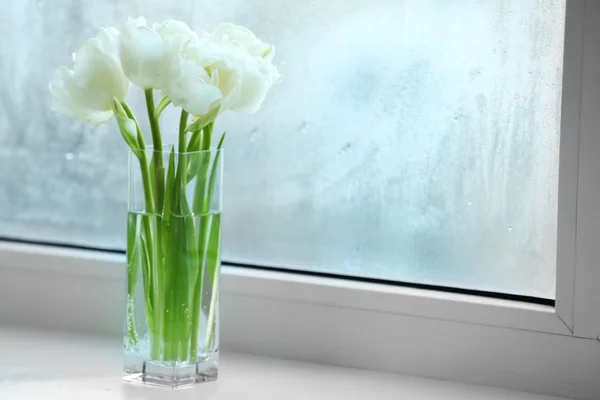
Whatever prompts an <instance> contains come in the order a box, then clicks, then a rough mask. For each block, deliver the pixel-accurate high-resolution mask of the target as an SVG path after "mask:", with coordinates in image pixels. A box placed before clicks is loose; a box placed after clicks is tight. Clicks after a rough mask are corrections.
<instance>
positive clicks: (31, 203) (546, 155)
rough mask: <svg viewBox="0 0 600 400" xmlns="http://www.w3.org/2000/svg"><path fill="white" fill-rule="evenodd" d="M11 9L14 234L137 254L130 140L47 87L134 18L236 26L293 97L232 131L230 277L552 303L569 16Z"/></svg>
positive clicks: (526, 2) (7, 117) (277, 96)
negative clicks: (75, 57)
mask: <svg viewBox="0 0 600 400" xmlns="http://www.w3.org/2000/svg"><path fill="white" fill-rule="evenodd" d="M2 8H3V11H2V14H0V33H1V34H2V35H3V36H4V37H12V38H14V41H11V42H6V43H4V45H3V46H1V47H0V59H1V64H0V83H1V84H2V88H3V90H2V92H1V93H0V149H2V150H0V235H3V236H10V237H21V238H28V239H37V240H45V241H51V242H52V241H55V242H68V243H76V244H83V245H90V246H97V247H108V248H123V247H124V232H125V226H124V225H125V209H126V207H125V199H126V195H125V190H126V171H127V168H126V167H125V162H126V157H125V154H126V152H125V145H124V143H123V141H122V138H121V137H120V135H119V134H118V132H117V130H116V128H115V126H114V124H110V125H108V126H103V127H101V128H100V129H98V130H93V129H92V128H90V127H87V126H83V125H81V124H79V123H77V122H74V121H71V120H68V119H65V118H60V117H57V116H55V115H53V114H52V113H51V112H50V111H49V110H48V107H47V99H48V98H47V90H46V85H47V82H48V81H49V79H50V78H51V77H52V74H53V71H54V69H55V68H56V67H57V66H58V65H60V64H63V63H65V62H67V60H68V59H69V55H70V52H71V51H74V50H75V49H76V48H77V47H78V46H79V45H80V44H81V43H82V42H83V40H85V39H86V38H87V37H89V36H91V35H93V34H94V32H95V29H96V28H97V27H99V26H103V25H107V24H112V25H122V24H123V23H124V20H125V18H126V17H127V16H137V15H140V14H144V15H146V16H147V17H148V19H150V20H156V19H164V18H169V17H173V18H178V19H183V20H185V21H187V22H188V23H190V24H191V25H192V26H193V27H195V28H199V29H212V28H213V27H214V25H215V24H216V23H217V22H220V21H224V20H231V21H235V22H237V23H241V24H244V25H247V26H249V27H250V28H252V29H253V30H255V31H256V32H257V33H259V35H260V36H261V37H262V38H263V39H265V40H267V41H271V42H273V43H275V44H276V46H277V56H276V60H279V62H280V70H281V73H282V75H283V80H282V82H281V83H280V84H279V85H278V86H276V87H275V88H274V90H273V91H272V93H271V94H270V96H269V98H268V99H267V101H266V102H265V104H264V107H263V109H262V110H261V111H260V113H259V114H257V115H251V116H239V115H229V116H227V117H225V118H223V119H222V120H221V121H220V123H219V125H220V127H221V128H225V127H227V130H228V132H229V136H228V139H227V144H226V152H227V156H226V169H225V191H224V193H225V206H224V214H223V215H224V218H225V220H224V224H225V226H224V246H225V249H224V250H225V251H224V257H225V259H226V260H230V261H236V262H243V263H249V264H257V265H268V266H279V267H289V268H293V269H303V270H313V271H325V272H330V273H339V274H344V275H356V276H366V277H374V278H383V279H390V280H400V281H408V282H417V283H430V284H436V285H444V286H455V287H461V288H473V289H479V290H489V291H497V292H506V293H514V294H523V295H531V296H538V297H544V298H554V292H555V261H556V229H557V228H556V215H557V189H558V156H559V154H558V143H559V125H560V106H561V98H560V93H561V82H562V56H563V35H564V19H565V0H315V1H310V2H301V1H295V0H274V1H264V0H262V1H261V0H252V1H248V0H244V1H242V0H219V1H214V0H205V1H197V0H189V1H187V0H186V1H181V0H179V1H177V2H174V1H164V0H152V1H141V0H136V1H127V2H123V1H118V0H108V1H107V0H102V1H101V0H97V1H83V2H72V1H66V0H60V1H59V0H54V1H52V2H50V1H45V2H44V1H30V0H26V1H20V2H8V1H4V2H3V4H2ZM135 95H137V96H138V98H139V95H140V94H139V93H135ZM137 106H138V108H139V109H140V113H141V107H140V106H141V104H137ZM175 119H176V116H174V115H169V116H167V120H168V121H169V122H166V125H165V126H167V127H171V128H174V127H175Z"/></svg>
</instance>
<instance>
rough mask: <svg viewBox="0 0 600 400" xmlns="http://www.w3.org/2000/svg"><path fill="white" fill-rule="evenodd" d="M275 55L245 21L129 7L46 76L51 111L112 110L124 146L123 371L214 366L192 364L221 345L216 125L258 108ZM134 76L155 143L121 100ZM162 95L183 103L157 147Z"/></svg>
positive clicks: (101, 113)
mask: <svg viewBox="0 0 600 400" xmlns="http://www.w3.org/2000/svg"><path fill="white" fill-rule="evenodd" d="M273 56H274V48H273V46H271V45H269V44H265V43H263V42H262V41H261V40H259V39H258V38H257V37H256V36H255V35H254V34H253V33H252V32H251V31H250V30H248V29H246V28H244V27H240V26H236V25H232V24H223V25H220V26H218V27H217V28H216V29H215V30H214V32H212V33H206V32H201V33H195V32H193V31H192V30H191V29H190V28H189V27H188V26H187V25H186V24H185V23H183V22H180V21H165V22H162V23H156V24H153V25H149V24H147V22H146V20H145V19H144V18H137V19H130V20H129V21H128V22H127V24H126V25H125V27H124V28H123V29H122V30H121V31H120V32H119V31H118V30H117V29H115V28H104V29H101V30H100V32H99V33H98V35H97V36H96V37H94V38H91V39H89V40H88V41H87V42H86V43H85V44H84V46H83V47H82V48H81V49H80V50H79V51H77V53H75V54H74V55H73V61H72V64H71V66H70V67H64V66H63V67H60V68H59V69H58V71H57V73H56V77H55V79H54V80H52V82H50V85H49V89H50V93H51V97H52V103H51V107H52V109H53V110H55V111H57V112H59V113H62V114H65V115H67V116H71V117H75V118H78V119H80V120H82V121H86V122H89V123H91V124H93V125H99V124H101V123H103V122H106V121H108V120H109V119H111V118H112V117H113V116H115V119H116V121H117V125H118V127H119V130H120V132H121V134H122V136H123V138H124V140H125V142H126V143H127V145H128V146H129V148H130V179H129V182H130V183H129V186H130V199H129V209H130V213H129V217H128V224H127V233H128V234H127V272H128V306H127V312H126V316H127V317H126V321H127V323H126V330H125V352H126V355H127V352H130V353H133V354H135V355H136V357H137V358H135V361H134V362H132V363H131V364H130V365H126V374H129V373H131V374H133V373H137V375H136V376H138V378H139V380H143V381H147V380H148V378H149V375H148V374H150V373H151V371H152V370H154V371H155V372H156V374H155V375H156V376H160V377H161V379H163V380H168V381H169V382H170V383H168V384H169V385H171V386H172V385H174V383H173V382H179V383H182V382H183V383H185V382H187V381H186V379H187V378H185V377H184V375H185V373H183V375H182V374H178V373H177V372H172V371H174V370H176V369H177V368H180V367H181V368H184V369H185V368H186V366H189V365H193V366H194V367H195V372H194V373H192V375H190V376H191V377H190V376H188V375H186V376H187V377H188V378H189V379H188V381H190V380H191V381H194V382H195V381H198V380H205V379H211V378H215V377H216V370H215V371H213V372H210V373H209V372H206V371H205V373H204V375H202V374H201V373H200V372H202V371H201V369H202V365H200V364H202V362H203V361H204V360H206V359H208V358H210V357H211V356H212V355H213V353H216V351H217V348H218V347H217V344H216V340H215V336H216V335H215V333H216V330H217V329H218V327H217V324H218V315H217V309H218V276H219V268H220V234H221V225H220V211H221V210H220V181H221V172H222V168H221V165H222V160H223V157H222V149H221V146H222V144H223V140H224V137H225V133H223V134H221V135H220V137H219V138H218V140H216V139H217V138H213V126H214V122H215V119H216V118H217V117H218V116H219V115H220V114H222V113H223V112H225V111H227V110H233V111H239V112H245V113H254V112H256V111H257V110H258V109H259V108H260V106H261V104H262V102H263V99H264V98H265V96H266V94H267V92H268V91H269V89H270V88H271V86H272V85H273V84H274V83H275V82H276V81H277V79H278V72H277V69H276V68H275V67H274V65H273V63H272V60H273ZM132 83H133V84H135V85H137V86H139V87H140V88H141V89H142V90H143V92H144V94H145V100H146V108H147V114H148V115H147V117H148V120H149V126H150V136H151V138H152V139H151V140H152V146H146V139H145V138H144V134H143V132H142V130H141V128H140V124H139V123H138V119H137V118H136V116H135V115H134V113H133V111H132V110H131V108H130V107H129V106H128V104H127V103H126V97H127V94H128V92H129V89H130V86H131V84H132ZM156 96H160V97H158V101H156V100H157V99H156V98H155V97H156ZM169 106H175V107H180V108H181V116H180V120H179V126H178V128H177V133H178V135H177V136H178V142H177V143H176V144H174V145H171V146H164V145H163V142H162V135H161V124H160V116H161V113H162V112H163V111H164V110H165V109H166V108H167V107H169ZM215 143H216V146H215ZM139 310H142V311H139ZM140 315H141V318H138V317H140ZM136 318H137V319H138V320H137V321H136ZM140 319H141V322H140V321H139V320H140ZM126 360H127V357H126ZM126 363H127V361H126ZM174 366H176V367H177V368H175V367H174ZM162 367H164V368H163V369H161V368H162ZM153 368H154V369H153ZM165 368H166V369H165ZM169 371H170V372H169ZM199 371H200V372H199ZM131 374H130V375H131ZM211 374H212V375H211ZM142 375H143V376H142ZM167 375H170V378H169V377H167ZM200 375H202V377H200ZM167 378H168V379H167ZM158 383H160V382H158Z"/></svg>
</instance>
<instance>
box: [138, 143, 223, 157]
mask: <svg viewBox="0 0 600 400" xmlns="http://www.w3.org/2000/svg"><path fill="white" fill-rule="evenodd" d="M177 147H178V146H177V145H176V144H166V145H163V146H162V148H161V149H160V150H155V149H154V146H152V145H149V146H146V148H144V149H143V150H144V151H145V152H152V153H161V154H166V155H169V154H171V150H172V149H173V150H174V154H202V153H220V152H223V151H224V149H223V148H220V149H218V148H217V147H216V146H211V147H210V148H209V149H206V150H197V151H184V152H179V151H177ZM134 150H142V149H132V148H129V152H133V151H134Z"/></svg>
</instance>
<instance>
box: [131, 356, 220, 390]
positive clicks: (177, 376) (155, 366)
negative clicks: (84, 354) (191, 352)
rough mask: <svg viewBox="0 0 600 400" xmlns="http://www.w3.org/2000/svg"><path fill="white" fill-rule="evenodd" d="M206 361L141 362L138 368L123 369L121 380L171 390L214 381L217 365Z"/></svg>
mask: <svg viewBox="0 0 600 400" xmlns="http://www.w3.org/2000/svg"><path fill="white" fill-rule="evenodd" d="M207 361H208V360H207ZM207 361H201V362H198V363H196V364H190V363H162V362H155V361H143V362H142V363H141V365H139V367H140V368H135V367H134V368H131V366H130V367H129V368H125V369H124V371H123V380H124V381H126V382H131V383H141V384H145V385H152V386H160V387H165V388H173V389H177V388H184V387H189V386H193V385H195V384H198V383H202V382H210V381H216V380H217V375H218V370H217V365H216V363H213V362H207Z"/></svg>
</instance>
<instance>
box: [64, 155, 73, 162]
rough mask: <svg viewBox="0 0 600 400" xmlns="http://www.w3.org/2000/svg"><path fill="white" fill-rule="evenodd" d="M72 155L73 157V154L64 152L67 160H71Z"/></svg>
mask: <svg viewBox="0 0 600 400" xmlns="http://www.w3.org/2000/svg"><path fill="white" fill-rule="evenodd" d="M73 157H74V156H73V153H67V154H65V158H66V159H67V160H68V161H71V160H72V159H73Z"/></svg>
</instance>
